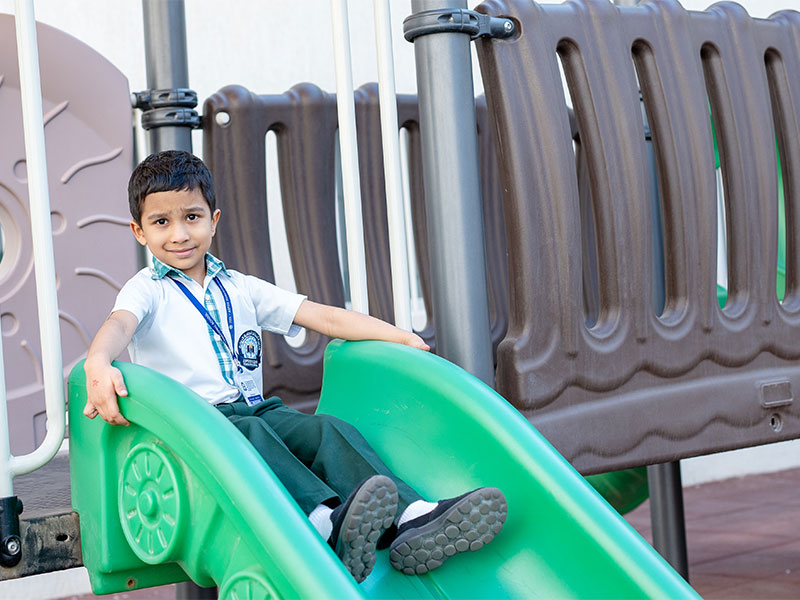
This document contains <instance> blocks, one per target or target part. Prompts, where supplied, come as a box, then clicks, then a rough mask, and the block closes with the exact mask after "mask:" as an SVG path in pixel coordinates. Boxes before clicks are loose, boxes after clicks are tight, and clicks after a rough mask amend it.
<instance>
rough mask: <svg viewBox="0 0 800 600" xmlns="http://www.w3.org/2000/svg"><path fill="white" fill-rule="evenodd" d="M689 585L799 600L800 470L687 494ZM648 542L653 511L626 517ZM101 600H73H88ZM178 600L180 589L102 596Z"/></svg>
mask: <svg viewBox="0 0 800 600" xmlns="http://www.w3.org/2000/svg"><path fill="white" fill-rule="evenodd" d="M684 504H685V510H686V537H687V542H688V554H689V580H690V582H691V584H692V586H693V587H694V588H695V589H696V590H697V591H698V592H699V593H700V595H701V596H703V597H704V598H707V599H709V600H713V599H716V598H719V599H726V600H729V599H730V600H735V599H743V600H744V599H746V600H755V599H758V600H768V599H783V598H786V599H789V598H791V599H798V598H800V469H792V470H789V471H781V472H780V473H771V474H766V475H751V476H749V477H743V478H736V479H728V480H726V481H722V482H716V483H709V484H705V485H698V486H694V487H690V488H686V489H684ZM627 518H628V521H629V522H630V523H631V525H633V526H634V527H635V528H636V529H637V531H639V532H640V533H641V534H642V535H643V536H644V537H645V539H647V540H648V541H652V537H651V535H650V507H649V503H647V502H645V503H644V504H643V505H642V506H640V507H639V508H637V509H636V510H635V511H633V512H632V513H630V514H629V515H628V517H627ZM94 597H97V596H91V595H88V596H72V597H71V598H70V600H88V599H89V598H94ZM103 598H109V599H114V600H172V599H173V598H175V587H174V586H164V587H161V588H152V589H149V590H140V591H137V592H127V593H122V594H113V595H110V596H103Z"/></svg>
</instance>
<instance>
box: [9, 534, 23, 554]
mask: <svg viewBox="0 0 800 600" xmlns="http://www.w3.org/2000/svg"><path fill="white" fill-rule="evenodd" d="M20 548H21V544H20V543H19V539H17V538H16V537H11V538H9V539H7V540H6V553H7V554H9V555H10V556H14V555H16V554H19V551H20Z"/></svg>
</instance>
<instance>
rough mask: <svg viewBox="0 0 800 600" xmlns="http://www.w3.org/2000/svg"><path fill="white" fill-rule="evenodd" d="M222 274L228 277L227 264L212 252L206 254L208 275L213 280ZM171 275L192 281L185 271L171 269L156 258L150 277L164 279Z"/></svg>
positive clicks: (154, 258)
mask: <svg viewBox="0 0 800 600" xmlns="http://www.w3.org/2000/svg"><path fill="white" fill-rule="evenodd" d="M220 273H224V274H225V275H228V270H227V269H226V268H225V263H224V262H222V261H221V260H220V259H218V258H217V257H216V256H214V255H213V254H211V253H210V252H206V275H208V276H209V277H211V278H212V279H213V278H214V277H216V276H217V275H219V274H220ZM170 274H172V275H177V276H178V277H183V278H184V279H191V278H190V277H189V276H188V275H186V273H184V272H183V271H180V270H178V269H176V268H175V267H170V266H169V265H167V264H164V263H163V262H161V261H160V260H158V259H157V258H156V257H155V256H154V257H153V271H152V273H151V275H150V276H151V277H152V278H153V279H163V278H164V277H166V276H167V275H170Z"/></svg>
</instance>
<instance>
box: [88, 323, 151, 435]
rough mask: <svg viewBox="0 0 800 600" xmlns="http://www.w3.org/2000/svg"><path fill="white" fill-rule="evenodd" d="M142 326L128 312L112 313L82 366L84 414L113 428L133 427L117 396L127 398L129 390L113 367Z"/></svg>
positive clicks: (120, 374)
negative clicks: (83, 376)
mask: <svg viewBox="0 0 800 600" xmlns="http://www.w3.org/2000/svg"><path fill="white" fill-rule="evenodd" d="M138 324H139V320H138V319H137V318H136V316H135V315H134V314H133V313H131V312H128V311H127V310H118V311H115V312H113V313H111V316H110V317H108V319H106V322H105V323H103V326H102V327H100V330H99V331H98V332H97V335H96V336H94V340H93V341H92V345H91V346H90V347H89V354H88V355H87V356H86V362H85V363H84V364H83V370H84V371H85V372H86V408H84V409H83V414H84V415H86V416H87V417H89V418H90V419H94V418H95V417H96V416H97V415H100V417H101V418H102V419H103V420H104V421H106V422H107V423H110V424H111V425H130V423H129V422H128V420H127V419H126V418H125V417H123V416H122V414H121V413H120V412H119V404H118V403H117V396H118V395H119V396H127V395H128V390H127V389H126V387H125V381H124V379H123V378H122V373H121V372H120V371H119V369H117V368H116V367H113V366H111V361H112V360H114V359H115V358H117V357H118V356H119V355H120V354H121V353H122V351H123V350H124V349H125V348H126V346H127V345H128V343H129V342H130V341H131V337H132V336H133V333H134V331H136V327H137V325H138Z"/></svg>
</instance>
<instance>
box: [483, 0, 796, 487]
mask: <svg viewBox="0 0 800 600" xmlns="http://www.w3.org/2000/svg"><path fill="white" fill-rule="evenodd" d="M478 10H480V11H482V12H485V13H488V14H490V15H494V16H506V17H510V18H512V19H514V20H515V21H516V23H517V24H518V34H517V36H516V37H514V38H513V39H511V40H508V41H501V40H492V41H482V42H480V43H479V45H478V54H479V58H480V61H481V70H482V73H483V79H484V87H485V89H486V93H487V98H488V103H489V113H490V115H491V116H492V119H493V124H494V130H495V134H496V136H497V138H498V144H497V147H498V156H499V163H500V173H501V178H502V180H503V182H504V188H503V191H504V196H503V205H504V211H505V222H506V232H507V244H508V249H509V263H510V264H509V270H510V276H509V281H510V284H509V298H510V320H509V332H508V335H507V336H506V338H505V339H504V340H503V342H502V343H501V344H500V347H499V349H498V376H497V382H498V389H499V391H500V393H502V394H503V395H504V396H506V397H507V398H508V399H509V400H510V401H511V402H513V404H514V405H515V406H517V407H518V408H519V409H520V410H521V411H522V412H523V413H524V414H525V415H526V416H527V417H528V418H529V419H530V420H531V421H532V422H533V423H534V424H535V425H536V426H537V427H538V428H539V430H540V431H541V432H542V433H543V434H544V435H545V436H546V437H547V438H548V439H549V440H550V441H551V442H552V443H553V444H554V445H555V446H556V448H557V449H558V450H559V451H560V452H561V453H562V454H564V456H565V457H566V458H567V459H569V460H570V461H571V462H572V463H573V464H574V465H575V466H576V467H577V468H578V469H579V470H581V471H582V472H584V473H595V472H602V471H607V470H610V469H617V468H623V467H629V466H633V465H641V464H649V463H656V462H664V461H670V460H675V459H679V458H683V457H688V456H694V455H699V454H704V453H711V452H716V451H720V450H727V449H733V448H741V447H746V446H752V445H757V444H763V443H767V442H774V441H779V440H786V439H792V438H797V437H800V406H798V402H796V401H794V400H793V391H792V390H800V367H798V364H797V359H798V358H800V285H798V272H799V270H798V266H799V265H798V263H800V258H799V257H798V251H797V244H796V240H797V232H798V231H799V229H798V225H800V221H798V218H799V217H798V210H797V208H798V201H799V200H800V187H798V185H797V184H798V176H800V165H798V160H800V148H798V140H799V139H800V129H799V128H798V123H797V118H798V115H800V14H798V13H796V12H792V11H786V12H782V13H779V14H778V15H775V16H773V17H772V18H771V19H769V20H756V19H751V18H750V17H749V16H748V15H747V13H746V12H745V11H744V9H742V8H741V7H740V6H738V5H736V4H733V3H721V4H717V5H715V6H713V7H712V8H710V9H709V10H707V11H705V12H688V11H686V10H684V9H683V8H682V7H681V6H680V4H679V3H678V2H676V1H674V0H656V1H650V2H646V3H644V4H643V5H640V6H639V7H635V8H621V7H617V6H614V5H613V4H612V3H610V2H607V0H573V1H570V2H567V3H565V4H561V5H537V4H536V3H534V2H531V1H529V0H520V1H511V0H507V1H502V0H491V1H488V2H484V3H483V4H481V5H480V6H479V8H478ZM559 56H560V59H561V60H562V62H563V64H564V70H565V73H566V76H567V80H568V83H569V86H570V93H571V97H572V100H573V105H574V107H575V116H576V121H577V127H578V130H579V132H580V146H581V150H582V157H581V160H582V161H585V162H584V163H583V164H584V165H585V168H586V179H585V181H586V184H585V185H587V186H589V188H590V189H588V190H587V191H585V192H584V193H587V194H588V198H590V199H591V200H590V202H591V205H592V211H593V216H594V232H595V234H596V240H595V242H594V243H595V250H596V261H597V268H596V276H597V290H596V294H597V297H596V299H593V300H592V302H594V301H595V300H596V304H597V307H598V308H597V323H596V324H595V325H594V326H592V327H588V326H587V325H586V320H587V314H586V310H585V308H584V304H585V300H584V294H586V293H587V292H588V293H591V290H586V291H584V289H585V287H584V269H583V265H582V260H583V258H582V256H584V255H585V252H582V243H583V241H582V238H583V236H582V226H581V209H580V207H581V202H580V195H579V185H578V174H577V171H576V166H575V154H574V150H573V140H572V135H571V134H572V132H571V129H570V122H569V118H568V115H567V111H566V109H565V108H564V102H563V98H564V95H563V89H562V84H561V78H560V75H559V69H558V62H557V61H558V60H559ZM765 57H767V58H768V59H769V57H772V59H771V60H772V66H771V67H770V72H771V73H772V76H771V77H772V79H773V85H772V88H773V89H774V90H776V92H775V93H774V95H775V98H774V99H772V100H771V94H770V86H769V85H768V77H767V67H766V66H765ZM634 59H635V60H636V65H637V69H638V78H639V81H640V82H641V85H642V91H643V93H644V97H645V102H646V106H647V112H648V120H649V123H650V127H651V129H652V131H653V142H654V145H655V150H656V158H657V163H658V172H659V182H660V195H661V200H662V204H663V210H662V212H663V214H662V217H663V222H664V226H663V229H664V230H663V234H664V244H665V256H666V265H665V270H666V275H665V285H666V295H667V299H666V308H665V311H664V313H663V315H660V316H658V315H656V314H654V311H653V309H652V308H651V306H652V293H653V292H652V283H651V269H652V267H651V264H652V257H651V254H652V250H651V236H652V232H651V230H650V223H651V217H650V206H651V199H650V197H649V196H650V191H649V183H648V182H649V177H650V174H649V172H648V165H647V159H646V156H647V155H646V149H645V140H644V136H643V131H642V116H641V109H640V105H639V91H638V88H637V79H636V72H635V70H634V64H633V61H634ZM767 64H769V60H767ZM707 85H708V88H709V92H708V93H707V91H706V90H707ZM709 96H710V100H711V105H712V107H713V112H714V120H715V126H716V133H717V136H718V138H719V140H720V147H721V155H722V161H723V171H724V179H725V192H726V203H727V207H728V208H727V213H728V215H727V219H728V238H729V239H728V245H729V254H728V258H729V286H730V298H729V301H728V304H727V306H726V307H725V309H724V310H722V309H720V308H719V306H718V303H717V298H716V289H715V286H716V243H717V241H716V218H717V215H716V185H715V167H714V146H713V138H712V131H711V123H710V119H709ZM773 104H774V105H775V107H776V109H775V111H773V108H772V105H773ZM773 112H775V114H776V115H777V117H778V132H779V133H778V140H779V142H780V150H781V155H782V156H781V158H782V166H783V174H784V184H785V198H786V203H787V215H788V217H787V220H788V222H787V237H789V238H790V241H789V242H787V246H788V248H789V253H790V255H789V256H787V270H788V273H787V279H788V281H789V283H788V288H789V291H788V293H787V295H786V299H785V301H784V302H783V303H779V302H778V300H777V297H776V293H775V283H776V260H777V196H778V188H777V177H776V172H777V165H776V157H775V128H776V127H775V122H774V121H773ZM590 304H591V303H590ZM776 390H777V391H776ZM773 396H774V397H777V396H780V398H779V399H778V400H773V401H770V400H769V398H772V397H773Z"/></svg>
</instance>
